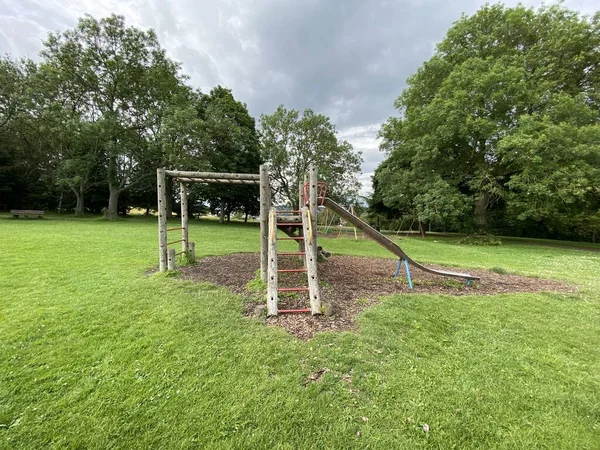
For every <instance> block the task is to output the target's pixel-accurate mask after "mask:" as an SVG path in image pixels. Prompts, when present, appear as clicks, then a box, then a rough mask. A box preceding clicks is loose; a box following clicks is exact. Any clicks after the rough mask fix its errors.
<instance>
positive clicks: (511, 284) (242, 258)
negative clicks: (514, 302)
mask: <svg viewBox="0 0 600 450" xmlns="http://www.w3.org/2000/svg"><path fill="white" fill-rule="evenodd" d="M428 266H429V267H433V268H436V269H446V270H452V268H447V267H441V266H434V265H428ZM298 267H301V265H300V262H299V261H298V260H291V259H290V260H288V261H284V262H280V268H281V269H285V268H298ZM259 268H260V258H259V255H258V254H249V253H243V254H233V255H225V256H216V257H208V258H204V259H202V260H201V261H200V262H199V263H198V264H195V265H193V266H188V267H184V268H183V269H182V273H183V275H182V276H183V278H184V279H188V280H193V281H208V282H212V283H215V284H218V285H222V286H225V287H227V288H229V289H230V290H231V291H233V292H235V293H236V294H240V295H243V296H245V297H247V298H250V299H253V300H254V301H252V302H250V303H248V306H247V308H246V314H248V315H250V314H252V313H253V311H254V307H255V306H256V305H259V304H264V303H265V300H264V299H263V298H262V295H261V296H260V297H259V296H257V294H256V293H253V292H250V291H249V290H248V289H247V287H246V285H247V284H248V282H249V281H250V280H252V279H253V278H254V277H255V273H256V271H257V270H258V269H259ZM395 269H396V261H394V260H392V259H384V258H362V257H355V256H332V257H331V258H329V259H328V260H327V261H325V262H322V263H320V264H319V281H320V284H321V286H322V287H321V298H322V300H323V301H324V302H328V303H330V304H331V305H332V306H333V311H334V315H333V316H332V317H325V316H311V315H310V314H283V315H280V316H278V317H271V318H268V319H267V323H269V324H272V325H279V326H282V327H284V328H285V329H287V330H288V331H289V332H290V333H292V334H293V335H295V336H297V337H298V338H300V339H309V338H311V337H312V336H314V334H315V333H318V332H320V331H327V330H348V329H353V328H354V327H355V318H356V316H357V315H358V314H359V313H360V312H361V311H363V310H365V309H366V308H368V307H369V306H371V305H373V304H376V303H377V302H378V298H379V297H381V296H383V295H389V294H423V293H433V294H445V295H467V294H478V295H481V294H490V295H491V294H503V293H511V292H540V291H559V292H574V291H575V290H576V288H575V287H574V286H571V285H567V284H565V283H563V282H558V281H554V280H544V279H540V278H528V277H523V276H518V275H502V274H498V273H495V272H490V271H486V270H472V269H469V270H465V271H466V272H468V273H470V274H472V275H474V276H479V277H481V282H479V283H475V284H474V285H472V286H466V285H465V283H464V282H462V281H458V280H455V279H451V278H445V277H440V276H436V275H432V274H429V273H426V272H422V271H421V270H418V269H414V268H411V275H412V279H413V284H414V289H413V290H410V289H409V287H408V284H407V282H406V275H405V274H404V271H403V270H402V271H401V275H400V277H399V278H393V274H394V272H395ZM280 276H281V284H280V287H294V286H303V285H306V283H305V281H304V282H303V281H302V277H305V275H304V274H299V273H287V274H281V275H280ZM307 304H308V300H307V297H306V295H305V294H301V295H298V294H293V295H289V296H283V295H282V296H280V299H279V308H280V309H297V308H306V307H307Z"/></svg>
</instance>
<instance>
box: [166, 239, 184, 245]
mask: <svg viewBox="0 0 600 450" xmlns="http://www.w3.org/2000/svg"><path fill="white" fill-rule="evenodd" d="M178 242H183V239H179V240H177V241H171V242H167V245H171V244H177V243H178Z"/></svg>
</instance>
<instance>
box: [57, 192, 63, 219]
mask: <svg viewBox="0 0 600 450" xmlns="http://www.w3.org/2000/svg"><path fill="white" fill-rule="evenodd" d="M62 202H63V192H62V191H61V193H60V198H59V199H58V213H59V214H60V213H62Z"/></svg>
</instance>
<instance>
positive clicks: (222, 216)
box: [219, 200, 225, 223]
mask: <svg viewBox="0 0 600 450" xmlns="http://www.w3.org/2000/svg"><path fill="white" fill-rule="evenodd" d="M219 223H225V200H221V206H220V211H219Z"/></svg>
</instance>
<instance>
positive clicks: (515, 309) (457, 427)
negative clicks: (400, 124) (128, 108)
mask: <svg viewBox="0 0 600 450" xmlns="http://www.w3.org/2000/svg"><path fill="white" fill-rule="evenodd" d="M190 237H191V240H193V241H195V242H196V248H197V253H198V254H199V255H219V254H228V253H236V252H258V249H259V242H258V226H257V224H255V223H249V224H243V223H238V222H233V223H231V224H223V225H220V224H218V223H216V222H215V221H212V220H202V221H193V222H192V224H191V231H190ZM399 238H401V240H400V239H399V244H400V245H401V246H402V248H403V249H404V250H405V251H406V252H407V253H408V254H409V255H411V256H412V257H413V258H414V259H415V260H417V261H420V262H423V263H436V264H442V265H448V266H455V267H463V268H469V267H471V268H488V269H490V268H498V267H501V268H503V269H505V270H507V271H510V272H514V273H518V274H522V275H528V276H536V277H544V278H553V279H559V280H565V281H569V282H571V283H575V284H577V285H578V286H579V288H580V290H579V292H578V293H577V294H556V293H540V294H518V295H517V294H515V295H499V296H465V297H450V296H440V295H417V294H411V295H395V296H390V297H387V298H385V299H383V301H382V302H381V303H380V304H379V305H377V306H375V307H373V308H372V309H369V310H367V311H365V312H364V313H363V314H362V316H361V317H360V320H359V323H360V331H359V332H358V333H348V332H346V333H324V334H320V335H318V336H317V337H315V338H314V339H312V340H310V341H306V342H304V341H299V340H296V339H295V338H293V337H291V336H290V335H288V334H286V333H285V332H284V331H283V330H281V329H279V328H272V327H265V326H264V324H263V323H262V322H261V321H260V320H258V319H248V318H245V317H243V316H242V314H241V311H242V308H243V302H244V301H243V299H242V298H241V297H239V296H236V295H233V294H231V293H230V292H228V291H226V290H225V289H222V288H220V287H217V286H213V285H208V284H201V285H198V284H192V283H190V282H183V281H181V280H178V279H177V278H174V277H166V276H163V275H151V276H148V275H146V273H147V271H148V270H149V269H151V268H154V267H155V266H156V264H157V227H156V219H155V218H152V217H151V218H145V217H143V216H136V217H132V218H128V219H124V220H120V221H118V222H115V223H110V222H107V221H104V220H101V219H98V218H86V219H75V218H64V217H58V216H52V215H50V216H49V217H48V218H46V219H43V220H13V219H10V218H9V217H8V216H7V215H0V286H2V288H1V289H2V290H1V298H2V300H1V302H0V354H1V355H2V358H1V359H0V448H6V449H35V448H46V447H49V448H86V449H88V448H92V449H95V448H97V449H104V448H127V449H129V448H139V449H148V448H210V449H218V448H223V449H231V448H233V449H235V448H239V449H247V448H253V449H262V448H265V449H270V448H289V449H310V448H332V449H333V448H335V449H338V448H370V449H404V448H405V449H414V448H458V449H468V448H473V449H476V448H477V449H479V448H507V449H508V448H556V449H564V448H573V449H597V448H598V445H599V444H598V443H599V442H600V402H599V400H598V399H599V397H598V393H599V392H600V345H599V343H600V294H599V293H600V276H599V275H598V274H600V253H598V252H597V251H587V250H582V249H571V248H562V247H552V246H548V242H544V241H542V242H539V244H540V245H536V242H535V241H530V240H528V241H527V242H519V241H516V240H506V241H505V243H504V244H503V245H502V246H500V247H474V246H459V245H456V244H453V243H449V242H447V241H446V240H445V239H435V238H433V239H425V240H423V239H420V238H416V237H415V238H412V237H411V238H404V237H401V236H399ZM321 243H322V245H323V246H324V247H325V248H327V249H328V250H330V251H331V252H333V253H334V255H335V254H349V255H358V256H381V257H393V256H392V255H389V254H387V253H386V252H385V250H384V249H383V248H381V247H379V246H377V245H376V244H375V243H373V242H371V241H368V240H358V241H355V240H354V239H352V238H340V239H336V238H324V239H322V240H321ZM356 276H357V277H360V274H359V273H357V274H356ZM324 369H327V370H326V371H325V372H324V374H323V376H322V378H320V379H319V381H310V378H311V374H313V373H317V372H319V371H322V370H324Z"/></svg>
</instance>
